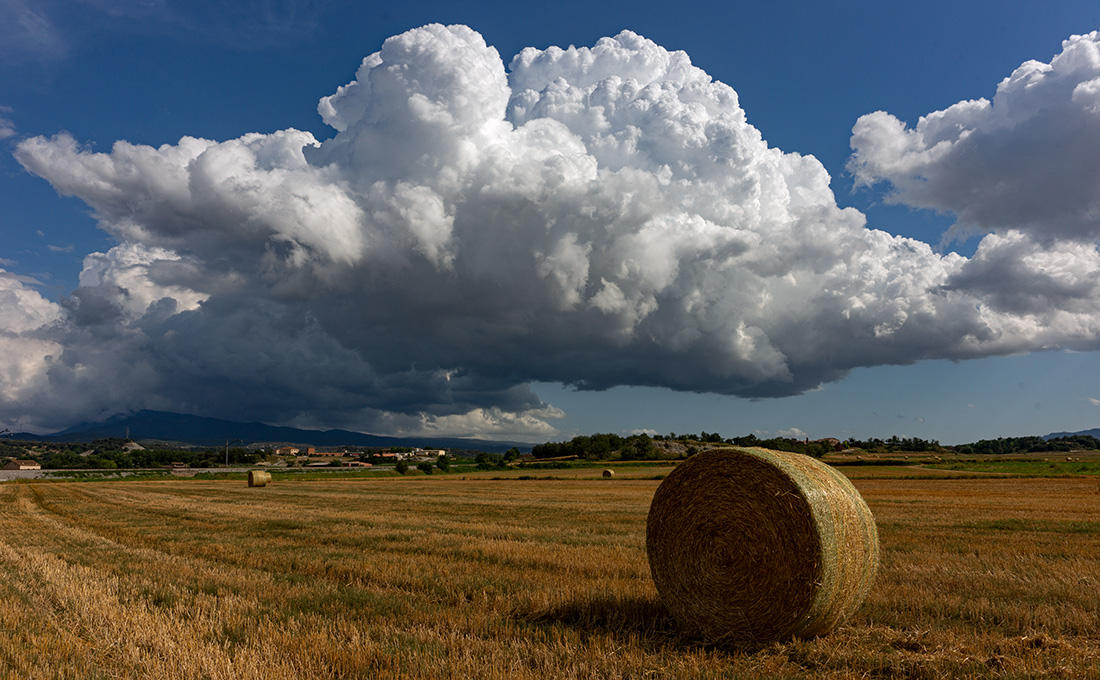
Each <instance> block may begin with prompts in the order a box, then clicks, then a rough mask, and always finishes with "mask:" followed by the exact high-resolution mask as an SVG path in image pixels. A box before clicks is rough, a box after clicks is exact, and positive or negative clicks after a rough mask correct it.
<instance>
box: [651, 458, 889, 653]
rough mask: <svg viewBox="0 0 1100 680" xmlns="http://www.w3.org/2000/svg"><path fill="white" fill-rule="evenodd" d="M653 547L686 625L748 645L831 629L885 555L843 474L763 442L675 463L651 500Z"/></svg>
mask: <svg viewBox="0 0 1100 680" xmlns="http://www.w3.org/2000/svg"><path fill="white" fill-rule="evenodd" d="M646 550H647V552H648V554H649V567H650V571H651V572H652V574H653V580H654V582H655V584H656V586H657V591H658V593H660V596H661V600H662V601H663V602H664V604H665V606H666V607H667V608H668V610H669V611H670V612H671V613H672V615H673V616H675V617H676V619H677V620H678V621H679V622H680V623H681V625H683V626H684V627H685V628H688V629H690V630H694V631H697V632H698V633H700V634H702V636H703V637H705V638H707V639H709V640H711V641H716V642H728V643H732V644H735V645H741V646H758V645H763V644H767V643H770V642H774V641H779V640H788V639H791V638H812V637H816V636H819V635H825V634H827V633H829V632H830V631H832V630H834V629H835V628H836V627H837V626H839V625H840V624H841V623H843V622H844V621H845V620H847V619H848V617H850V616H851V615H852V614H853V613H854V612H855V611H856V610H857V609H858V608H859V606H860V605H861V604H862V603H863V600H864V598H865V597H866V596H867V593H868V592H869V591H870V588H871V584H872V583H873V581H874V577H875V573H876V572H877V571H878V563H879V546H878V532H877V529H876V527H875V519H874V516H872V514H871V511H870V509H869V508H868V507H867V504H866V503H864V502H863V499H862V498H861V497H860V495H859V492H858V491H856V489H855V487H853V486H852V484H851V482H849V481H848V479H847V478H846V477H844V476H843V475H842V474H840V473H839V472H837V471H836V470H834V469H833V468H831V467H829V466H828V465H825V464H824V463H822V462H820V461H818V460H815V459H813V458H810V457H808V456H802V455H799V454H793V453H784V452H780V451H769V450H766V449H756V448H753V449H736V450H724V451H712V452H707V453H701V454H698V455H695V456H692V457H691V458H689V459H688V460H687V461H685V462H684V463H682V464H680V465H679V466H677V467H676V468H675V469H674V470H673V471H672V472H671V473H670V474H669V475H668V477H666V478H665V480H664V481H663V482H661V485H660V486H659V487H658V488H657V493H656V494H655V495H654V497H653V502H652V504H651V505H650V508H649V518H648V520H647V522H646Z"/></svg>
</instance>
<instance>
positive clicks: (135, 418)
mask: <svg viewBox="0 0 1100 680" xmlns="http://www.w3.org/2000/svg"><path fill="white" fill-rule="evenodd" d="M109 437H119V438H123V437H125V438H129V439H133V440H135V441H137V442H138V443H145V442H161V443H171V444H177V445H178V444H189V445H193V446H225V445H226V443H227V442H233V441H234V440H240V442H241V443H243V444H245V445H248V444H261V443H262V444H295V445H301V446H371V447H380V448H386V447H391V446H408V447H421V448H437V449H471V450H477V451H488V452H490V453H501V452H504V451H507V450H508V449H510V448H512V447H513V446H515V447H517V448H519V449H520V450H521V451H529V450H530V449H531V445H530V444H524V443H522V442H500V441H491V440H485V439H461V438H458V437H416V438H412V437H383V436H379V435H373V434H365V433H363V432H352V431H349V430H302V429H298V428H295V427H276V426H273V425H265V424H263V423H239V422H235V421H231V420H220V419H218V418H204V417H201V416H190V415H184V414H181V413H167V412H165V411H138V412H136V413H132V414H129V415H119V416H114V417H111V418H108V419H107V420H104V421H102V422H98V423H81V424H80V425H74V426H73V427H70V428H67V429H64V430H61V431H60V432H55V433H53V434H45V435H38V434H30V433H27V432H17V433H15V435H14V436H13V439H19V440H24V441H56V442H81V441H92V440H94V439H106V438H109Z"/></svg>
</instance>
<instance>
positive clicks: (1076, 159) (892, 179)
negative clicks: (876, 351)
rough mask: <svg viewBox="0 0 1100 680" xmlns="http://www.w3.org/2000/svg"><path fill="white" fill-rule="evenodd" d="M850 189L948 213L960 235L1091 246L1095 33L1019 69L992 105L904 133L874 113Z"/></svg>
mask: <svg viewBox="0 0 1100 680" xmlns="http://www.w3.org/2000/svg"><path fill="white" fill-rule="evenodd" d="M852 149H853V150H854V151H855V154H854V155H853V156H852V159H851V161H850V163H849V169H850V170H851V171H852V172H853V173H854V174H855V177H856V180H857V182H858V183H862V184H865V185H871V184H874V183H876V182H882V181H885V182H889V183H890V184H892V185H893V188H894V193H893V195H892V196H891V199H892V200H893V201H894V202H899V203H905V204H908V205H912V206H916V207H921V208H932V209H935V210H941V211H947V212H951V213H954V214H955V215H956V216H957V217H958V220H959V224H958V229H959V230H961V231H962V232H963V233H988V232H995V231H1004V230H1008V229H1018V230H1020V231H1023V232H1026V233H1027V234H1029V235H1030V236H1032V237H1033V238H1037V239H1039V240H1043V241H1049V240H1050V239H1063V238H1064V239H1075V240H1078V241H1082V242H1089V243H1095V242H1096V240H1097V239H1098V238H1100V191H1097V187H1098V186H1100V32H1098V31H1093V32H1092V33H1090V34H1088V35H1075V36H1073V37H1071V38H1070V39H1069V40H1066V41H1065V42H1063V43H1062V52H1061V54H1059V55H1058V56H1056V57H1054V59H1053V60H1051V62H1050V63H1049V64H1045V63H1042V62H1038V61H1029V62H1027V63H1025V64H1023V65H1022V66H1020V67H1019V68H1018V69H1016V70H1015V71H1014V72H1013V73H1012V75H1010V76H1009V77H1007V78H1005V79H1004V80H1003V81H1001V83H1000V85H998V86H997V93H996V95H995V96H994V97H993V101H988V100H986V99H978V100H974V101H964V102H959V103H957V104H955V105H953V106H950V107H948V108H947V109H946V110H944V111H936V112H934V113H930V114H928V115H926V116H923V117H921V119H920V120H919V121H918V123H917V126H916V127H915V128H908V127H907V126H906V125H905V124H904V123H902V122H901V121H899V120H898V119H897V118H895V117H894V116H892V115H890V114H888V113H885V112H883V111H878V112H876V113H871V114H868V115H866V116H863V117H862V118H860V119H859V121H858V122H857V123H856V125H855V128H854V129H853V131H852Z"/></svg>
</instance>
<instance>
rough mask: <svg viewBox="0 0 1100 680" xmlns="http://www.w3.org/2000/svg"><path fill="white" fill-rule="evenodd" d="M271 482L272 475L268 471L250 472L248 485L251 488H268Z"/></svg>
mask: <svg viewBox="0 0 1100 680" xmlns="http://www.w3.org/2000/svg"><path fill="white" fill-rule="evenodd" d="M270 481H271V473H270V472H267V471H266V470H249V471H248V485H249V486H267V484H268V482H270Z"/></svg>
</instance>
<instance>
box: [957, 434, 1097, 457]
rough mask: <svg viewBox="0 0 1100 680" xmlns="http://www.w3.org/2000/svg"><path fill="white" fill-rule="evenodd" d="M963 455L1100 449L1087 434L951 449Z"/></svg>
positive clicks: (979, 443)
mask: <svg viewBox="0 0 1100 680" xmlns="http://www.w3.org/2000/svg"><path fill="white" fill-rule="evenodd" d="M952 448H953V449H954V450H955V451H958V452H959V453H963V454H1006V453H1044V452H1051V451H1080V450H1097V449H1100V439H1097V438H1096V437H1092V436H1090V435H1087V434H1078V435H1069V436H1066V437H1053V438H1051V439H1044V438H1042V437H998V438H997V439H983V440H981V441H976V442H974V443H973V444H960V445H959V446H955V447H952Z"/></svg>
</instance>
